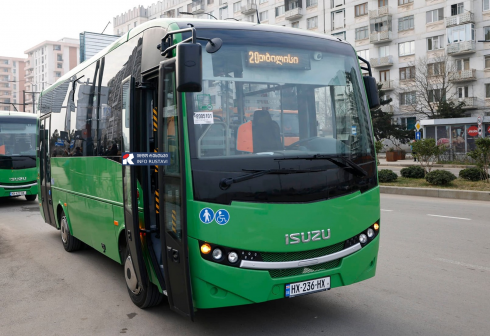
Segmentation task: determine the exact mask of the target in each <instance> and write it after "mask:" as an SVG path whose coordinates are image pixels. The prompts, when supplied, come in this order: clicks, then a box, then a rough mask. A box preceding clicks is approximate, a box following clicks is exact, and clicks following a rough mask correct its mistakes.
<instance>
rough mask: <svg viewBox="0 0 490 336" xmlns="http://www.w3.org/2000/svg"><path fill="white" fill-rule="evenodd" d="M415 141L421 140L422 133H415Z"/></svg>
mask: <svg viewBox="0 0 490 336" xmlns="http://www.w3.org/2000/svg"><path fill="white" fill-rule="evenodd" d="M415 140H420V132H419V131H417V132H415Z"/></svg>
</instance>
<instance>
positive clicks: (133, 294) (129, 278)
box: [124, 246, 164, 309]
mask: <svg viewBox="0 0 490 336" xmlns="http://www.w3.org/2000/svg"><path fill="white" fill-rule="evenodd" d="M124 277H125V279H126V287H127V288H128V293H129V297H130V298H131V301H133V303H134V304H135V305H137V306H138V307H140V308H141V309H145V308H149V307H153V306H158V305H159V304H160V303H162V300H163V297H164V296H163V294H161V293H160V292H159V291H158V288H157V286H155V285H154V284H152V283H151V282H150V281H149V280H148V281H147V283H145V284H144V285H142V284H141V283H140V282H139V281H138V280H137V279H136V274H135V272H134V266H133V260H132V257H131V254H130V252H129V247H128V246H126V253H125V258H124Z"/></svg>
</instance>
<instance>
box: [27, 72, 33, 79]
mask: <svg viewBox="0 0 490 336" xmlns="http://www.w3.org/2000/svg"><path fill="white" fill-rule="evenodd" d="M32 77H34V72H28V73H26V78H32Z"/></svg>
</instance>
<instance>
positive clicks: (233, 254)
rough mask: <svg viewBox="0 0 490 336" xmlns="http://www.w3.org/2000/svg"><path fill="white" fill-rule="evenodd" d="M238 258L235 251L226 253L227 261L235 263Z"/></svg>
mask: <svg viewBox="0 0 490 336" xmlns="http://www.w3.org/2000/svg"><path fill="white" fill-rule="evenodd" d="M237 260H238V254H236V252H230V253H229V254H228V261H229V262H231V263H232V264H233V263H236V262H237Z"/></svg>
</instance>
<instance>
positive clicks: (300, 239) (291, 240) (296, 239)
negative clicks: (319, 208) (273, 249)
mask: <svg viewBox="0 0 490 336" xmlns="http://www.w3.org/2000/svg"><path fill="white" fill-rule="evenodd" d="M326 239H330V229H327V235H326V236H325V230H321V231H320V230H315V231H308V232H301V233H291V234H287V235H286V245H289V244H299V243H309V242H310V241H316V240H326Z"/></svg>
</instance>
